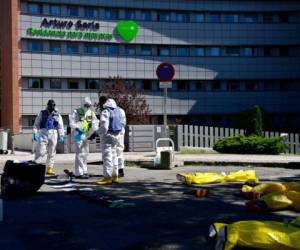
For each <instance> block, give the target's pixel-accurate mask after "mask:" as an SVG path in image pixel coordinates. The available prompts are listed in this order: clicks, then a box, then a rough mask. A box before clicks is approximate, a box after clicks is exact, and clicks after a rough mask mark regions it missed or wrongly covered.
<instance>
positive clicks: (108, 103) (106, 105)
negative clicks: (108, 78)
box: [103, 99, 117, 109]
mask: <svg viewBox="0 0 300 250" xmlns="http://www.w3.org/2000/svg"><path fill="white" fill-rule="evenodd" d="M116 107H117V104H116V102H115V100H114V99H108V100H107V101H106V103H104V104H103V108H104V109H105V108H113V109H115V108H116Z"/></svg>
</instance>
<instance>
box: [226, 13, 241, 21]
mask: <svg viewBox="0 0 300 250" xmlns="http://www.w3.org/2000/svg"><path fill="white" fill-rule="evenodd" d="M224 22H226V23H238V22H239V15H238V14H224Z"/></svg>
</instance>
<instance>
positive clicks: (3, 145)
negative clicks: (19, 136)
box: [0, 129, 8, 154]
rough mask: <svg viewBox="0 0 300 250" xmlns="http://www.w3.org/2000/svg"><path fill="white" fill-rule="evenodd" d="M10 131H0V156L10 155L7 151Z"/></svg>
mask: <svg viewBox="0 0 300 250" xmlns="http://www.w3.org/2000/svg"><path fill="white" fill-rule="evenodd" d="M7 139H8V131H7V130H4V129H2V130H0V154H8V151H7Z"/></svg>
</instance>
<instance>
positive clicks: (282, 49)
mask: <svg viewBox="0 0 300 250" xmlns="http://www.w3.org/2000/svg"><path fill="white" fill-rule="evenodd" d="M289 55H290V50H289V47H287V46H281V47H279V56H283V57H287V56H289Z"/></svg>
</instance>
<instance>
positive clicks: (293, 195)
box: [286, 191, 300, 241]
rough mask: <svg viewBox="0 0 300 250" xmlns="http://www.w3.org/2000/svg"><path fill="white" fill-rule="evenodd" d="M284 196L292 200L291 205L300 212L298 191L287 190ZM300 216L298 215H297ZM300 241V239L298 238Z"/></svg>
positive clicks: (299, 193)
mask: <svg viewBox="0 0 300 250" xmlns="http://www.w3.org/2000/svg"><path fill="white" fill-rule="evenodd" d="M286 196H287V197H288V198H289V199H290V200H291V201H292V202H293V204H292V205H291V207H292V208H293V209H294V210H295V211H298V212H300V192H297V191H288V192H287V193H286ZM299 218H300V217H299ZM299 241H300V239H299Z"/></svg>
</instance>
